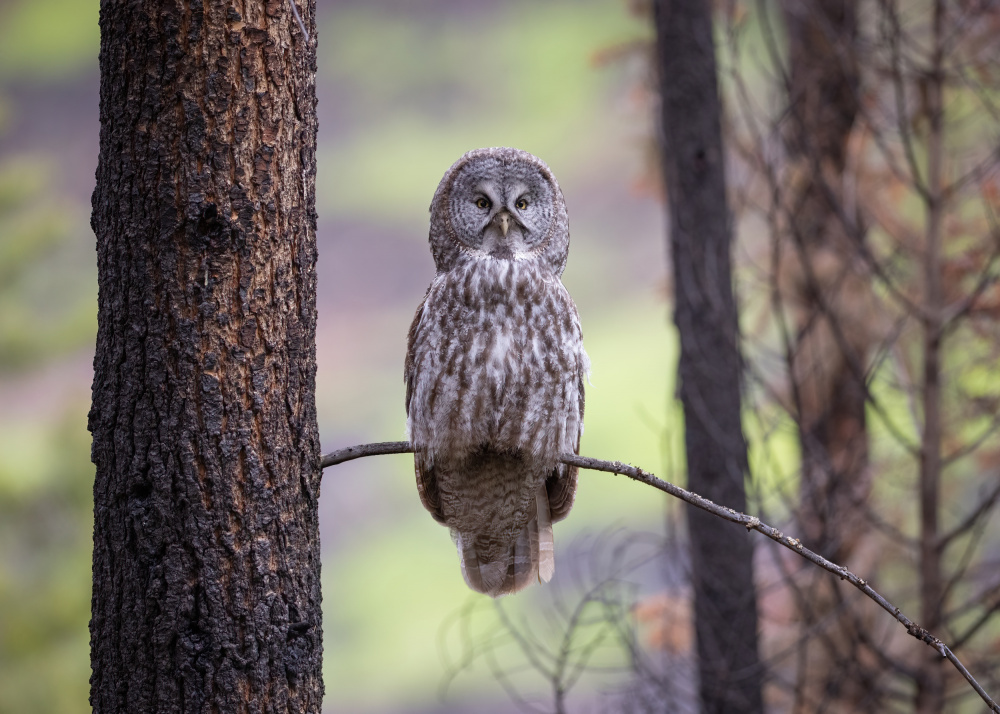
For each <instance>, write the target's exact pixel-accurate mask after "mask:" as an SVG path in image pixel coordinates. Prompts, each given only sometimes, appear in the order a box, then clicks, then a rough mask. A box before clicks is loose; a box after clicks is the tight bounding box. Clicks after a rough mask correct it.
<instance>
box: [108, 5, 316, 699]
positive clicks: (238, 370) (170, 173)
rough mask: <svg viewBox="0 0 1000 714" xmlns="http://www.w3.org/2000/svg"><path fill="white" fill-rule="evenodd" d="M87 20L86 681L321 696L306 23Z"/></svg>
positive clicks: (168, 11)
mask: <svg viewBox="0 0 1000 714" xmlns="http://www.w3.org/2000/svg"><path fill="white" fill-rule="evenodd" d="M299 2H300V5H299V7H300V9H301V14H302V17H303V20H304V21H305V24H306V27H308V28H310V30H311V29H312V28H313V26H314V21H313V16H314V9H315V6H314V2H307V1H306V0H299ZM100 25H101V56H100V66H101V111H100V116H101V141H100V158H99V163H98V169H97V187H96V189H95V191H94V197H93V217H92V225H93V228H94V232H95V234H96V235H97V249H98V250H97V252H98V279H99V286H100V294H99V301H98V305H99V308H98V336H97V351H96V356H95V358H94V371H95V374H94V387H93V407H92V409H91V413H90V430H91V432H92V433H93V439H94V440H93V460H94V463H95V464H96V466H97V476H96V482H95V485H94V519H95V522H94V572H93V603H92V613H93V617H92V620H91V626H90V629H91V665H92V668H93V676H92V678H91V705H92V706H93V710H94V712H96V713H101V712H108V713H111V712H115V713H120V712H182V711H183V712H202V711H204V712H209V711H215V712H318V711H320V708H321V700H322V693H323V684H322V673H321V653H322V634H321V616H320V549H319V533H318V513H317V498H318V495H319V483H320V468H319V456H320V454H319V438H318V432H317V426H316V410H315V400H314V391H315V371H316V362H315V327H316V300H315V294H316V273H315V260H316V244H315V230H316V214H315V208H314V204H315V196H314V177H315V142H316V112H315V109H316V100H315V86H314V84H315V83H314V78H315V70H316V62H315V41H314V40H313V41H310V42H306V40H305V38H304V37H303V36H302V33H301V32H300V29H299V26H298V24H297V23H296V21H295V19H294V17H293V15H292V12H291V7H290V5H289V3H288V2H284V1H282V0H270V1H267V2H264V1H261V0H246V1H245V2H240V3H235V4H232V3H228V2H219V1H217V0H214V1H210V2H206V3H204V4H201V3H197V4H194V5H192V4H190V3H186V2H178V1H177V0H167V1H166V2H159V1H154V0H133V1H132V2H124V0H103V1H102V3H101V20H100Z"/></svg>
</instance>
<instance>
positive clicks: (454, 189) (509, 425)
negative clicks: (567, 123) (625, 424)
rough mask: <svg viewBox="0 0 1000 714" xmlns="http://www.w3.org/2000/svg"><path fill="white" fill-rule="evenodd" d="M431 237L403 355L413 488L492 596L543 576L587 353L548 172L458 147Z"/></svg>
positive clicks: (477, 584) (564, 506) (564, 499)
mask: <svg viewBox="0 0 1000 714" xmlns="http://www.w3.org/2000/svg"><path fill="white" fill-rule="evenodd" d="M430 245H431V253H432V254H433V256H434V262H435V265H436V267H437V275H436V276H435V278H434V280H433V281H432V282H431V285H430V287H429V288H428V290H427V295H426V296H425V297H424V301H423V302H422V303H421V305H420V307H419V308H417V314H416V316H415V317H414V320H413V324H412V326H411V327H410V333H409V338H408V345H407V355H406V366H405V380H406V410H407V426H408V429H409V434H410V440H411V441H412V442H413V445H414V451H415V454H414V462H415V467H416V474H417V490H418V492H419V494H420V499H421V501H422V502H423V504H424V506H425V507H426V508H427V510H429V511H430V512H431V515H433V516H434V518H435V519H436V520H437V521H438V522H439V523H443V524H444V525H446V526H448V527H449V528H450V529H451V532H452V536H453V538H454V539H455V542H456V544H457V546H458V552H459V557H460V559H461V562H462V574H463V575H464V577H465V580H466V582H467V583H468V584H469V587H471V588H473V589H474V590H477V591H479V592H482V593H486V594H488V595H491V596H493V597H496V596H498V595H503V594H506V593H512V592H516V591H518V590H520V589H521V588H523V587H525V586H526V585H528V584H529V583H531V582H534V581H535V580H542V581H548V580H549V579H550V578H551V577H552V573H553V570H554V566H555V563H554V559H553V551H552V547H553V546H552V543H553V541H552V523H553V522H555V521H558V520H560V519H562V518H565V517H566V514H567V513H568V512H569V509H570V507H571V506H572V505H573V497H574V494H575V491H576V469H575V468H570V467H567V466H566V465H564V464H561V463H560V462H559V461H558V457H559V455H560V454H562V453H567V452H573V453H578V452H579V448H580V435H581V433H582V432H583V381H584V378H585V376H586V374H587V370H588V361H587V355H586V353H585V352H584V350H583V338H582V334H581V331H580V321H579V317H578V315H577V311H576V306H575V305H574V304H573V300H572V298H570V296H569V293H568V292H567V291H566V288H564V287H563V285H562V282H560V280H559V276H560V275H561V274H562V271H563V268H564V267H565V265H566V256H567V252H568V250H569V228H568V225H567V216H566V206H565V202H564V200H563V196H562V192H561V191H560V190H559V185H558V184H557V183H556V180H555V178H554V177H553V176H552V173H551V171H549V168H548V167H547V166H546V165H545V164H544V163H543V162H542V161H541V160H539V159H537V158H536V157H534V156H532V155H531V154H529V153H527V152H524V151H519V150H517V149H507V148H498V149H478V150H476V151H470V152H469V153H467V154H465V155H464V156H463V157H462V158H460V159H459V160H458V161H457V162H456V163H455V164H454V165H453V166H452V167H451V169H449V170H448V172H447V173H446V174H445V175H444V178H443V179H442V180H441V183H440V185H439V186H438V189H437V191H436V193H435V194H434V199H433V201H432V203H431V223H430Z"/></svg>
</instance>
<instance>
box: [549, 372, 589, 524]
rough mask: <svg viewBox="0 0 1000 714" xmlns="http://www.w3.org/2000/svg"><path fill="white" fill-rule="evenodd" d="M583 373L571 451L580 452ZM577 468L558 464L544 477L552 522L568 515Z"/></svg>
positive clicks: (579, 386) (579, 387) (574, 494)
mask: <svg viewBox="0 0 1000 714" xmlns="http://www.w3.org/2000/svg"><path fill="white" fill-rule="evenodd" d="M583 375H584V372H583V370H581V372H580V380H579V383H578V389H579V394H580V398H579V405H580V406H579V408H580V424H581V427H580V430H579V431H578V432H577V434H576V443H575V445H574V447H573V453H574V454H577V455H579V453H580V436H581V435H582V434H583V426H582V425H583V405H584V396H583ZM578 471H579V469H578V468H577V467H576V466H569V465H568V464H559V465H558V466H556V467H555V468H554V469H553V470H552V475H551V476H549V477H548V478H547V479H545V490H546V492H547V494H548V497H549V511H550V513H551V514H552V522H553V523H555V522H556V521H561V520H562V519H563V518H565V517H566V516H568V515H569V509H570V508H572V507H573V500H574V499H575V498H576V476H577V472H578Z"/></svg>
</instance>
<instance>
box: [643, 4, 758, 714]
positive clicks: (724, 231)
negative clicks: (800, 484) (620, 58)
mask: <svg viewBox="0 0 1000 714" xmlns="http://www.w3.org/2000/svg"><path fill="white" fill-rule="evenodd" d="M654 7H655V17H656V31H657V52H658V66H659V85H660V96H661V100H662V127H663V150H662V153H663V175H664V177H665V180H666V186H667V196H668V200H669V205H670V246H671V255H672V259H673V267H674V284H675V293H676V296H675V300H676V305H675V312H674V320H675V322H676V324H677V329H678V332H679V333H680V340H681V356H680V366H679V377H680V379H679V382H680V395H681V401H682V403H683V407H684V424H685V444H686V450H687V471H688V488H690V489H691V490H693V491H696V492H697V493H700V494H701V495H703V496H706V497H708V498H710V499H712V500H713V501H715V502H717V503H720V504H723V505H725V506H728V507H730V508H734V509H736V510H738V511H743V510H745V507H746V495H745V492H744V478H745V476H746V474H747V471H748V467H747V453H746V443H745V441H744V438H743V431H742V425H741V421H740V386H741V376H740V370H741V358H740V353H739V344H738V332H739V331H738V325H737V319H736V303H735V299H734V296H733V286H732V276H731V270H730V250H731V242H732V236H731V220H730V215H729V211H728V207H727V203H726V185H725V175H724V166H723V151H722V135H721V128H720V127H721V119H720V111H721V109H720V103H719V95H718V86H717V80H716V69H715V47H714V44H713V41H712V18H711V3H709V2H706V1H705V0H658V1H657V2H656V3H655V6H654ZM688 525H689V531H690V539H691V561H692V566H691V567H692V580H693V584H694V612H695V632H696V641H697V657H698V668H699V677H700V700H701V711H702V712H703V713H704V714H715V713H716V712H737V711H738V712H744V713H746V712H761V711H763V706H762V702H761V680H762V671H761V668H760V664H759V661H758V655H757V598H756V591H755V589H754V580H753V562H752V559H753V550H752V546H751V542H750V540H749V538H748V537H747V533H746V531H745V529H743V528H740V527H738V526H732V525H730V524H726V523H720V522H719V521H718V519H716V518H714V517H712V516H710V515H709V514H707V513H703V512H701V511H691V512H690V513H689V514H688Z"/></svg>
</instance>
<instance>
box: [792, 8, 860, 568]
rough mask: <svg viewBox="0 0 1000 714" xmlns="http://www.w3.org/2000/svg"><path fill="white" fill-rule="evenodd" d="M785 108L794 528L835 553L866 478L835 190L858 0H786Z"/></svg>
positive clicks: (850, 238)
mask: <svg viewBox="0 0 1000 714" xmlns="http://www.w3.org/2000/svg"><path fill="white" fill-rule="evenodd" d="M782 6H783V8H784V16H785V24H786V27H787V35H788V45H789V48H788V53H789V57H788V67H789V70H788V71H789V75H788V76H789V87H788V93H789V98H788V99H789V112H788V118H789V121H788V131H787V132H786V136H785V147H786V150H787V153H788V162H789V164H790V167H791V169H790V171H789V174H790V175H791V176H794V177H797V180H796V181H794V183H793V185H790V186H788V187H786V188H787V189H788V191H789V193H790V194H791V195H790V196H789V200H790V203H791V205H790V206H789V227H790V230H791V232H792V234H793V235H792V240H793V243H794V244H795V248H794V249H793V250H795V251H796V252H797V253H798V254H799V259H800V261H801V262H802V263H806V262H808V263H809V265H808V266H805V273H806V275H804V276H802V278H801V279H800V282H801V283H802V284H804V286H805V291H804V292H805V294H804V295H802V296H801V297H800V299H801V300H802V301H803V302H804V303H805V309H804V310H801V311H800V315H801V318H802V324H799V325H797V328H798V330H799V334H798V344H797V345H796V349H795V354H794V356H793V365H792V374H793V378H794V379H795V381H796V385H795V388H796V390H797V393H798V397H799V398H798V400H797V402H798V409H799V414H798V417H799V418H798V426H799V434H800V439H801V443H802V480H801V501H800V507H799V513H798V520H799V526H800V530H799V532H800V533H802V534H803V535H804V536H805V538H806V542H807V543H809V544H810V547H811V548H813V549H815V550H818V551H819V552H821V553H823V554H824V555H826V556H827V557H828V558H832V559H833V560H835V561H837V562H840V561H842V560H844V559H846V558H848V557H849V556H850V554H851V551H852V550H853V548H854V546H855V545H856V544H857V543H858V542H859V541H860V540H861V539H862V538H863V534H864V531H865V529H864V518H863V509H862V508H861V507H860V505H861V503H863V502H864V500H865V499H866V498H867V495H868V492H869V490H870V484H869V472H868V432H867V428H866V422H865V405H866V391H865V384H864V372H863V370H864V357H865V352H866V351H867V348H868V345H867V344H866V336H867V335H868V334H869V333H870V332H874V331H873V330H870V329H868V326H866V325H857V324H850V318H856V317H858V316H861V318H862V319H866V318H867V319H869V320H875V319H877V317H876V316H873V315H866V314H865V311H864V310H861V309H849V308H847V309H845V306H846V305H853V302H855V301H859V300H862V299H863V298H862V297H861V295H863V294H866V293H867V291H869V290H870V287H869V284H870V279H867V276H858V275H856V274H855V272H854V268H853V265H854V264H856V263H858V262H859V261H858V260H857V254H858V247H857V244H858V241H860V240H861V236H860V235H857V231H858V230H859V229H858V228H857V227H856V226H851V227H850V228H848V226H845V222H844V220H843V219H842V213H843V212H844V210H845V209H844V207H845V206H847V205H849V202H848V201H845V200H844V197H843V196H842V195H841V193H842V187H843V186H844V181H843V174H844V171H845V168H846V166H847V154H848V142H849V140H850V136H851V131H852V129H853V127H854V122H855V118H856V117H857V114H858V108H859V97H858V92H859V86H860V79H859V72H858V58H857V48H856V42H857V34H858V26H857V11H856V7H855V0H811V2H805V3H803V2H802V1H801V0H785V2H783V3H782Z"/></svg>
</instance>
